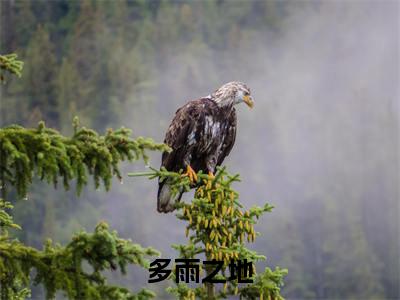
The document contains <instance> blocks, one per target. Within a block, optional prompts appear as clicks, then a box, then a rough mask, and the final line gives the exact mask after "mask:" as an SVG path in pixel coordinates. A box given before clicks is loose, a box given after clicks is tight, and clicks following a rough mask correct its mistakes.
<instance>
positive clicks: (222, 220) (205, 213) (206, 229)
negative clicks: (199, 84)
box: [129, 168, 287, 299]
mask: <svg viewBox="0 0 400 300" xmlns="http://www.w3.org/2000/svg"><path fill="white" fill-rule="evenodd" d="M129 175H130V176H148V177H149V178H163V179H164V178H167V177H168V182H169V183H170V185H171V189H172V191H173V192H174V193H177V192H178V191H179V190H181V189H184V190H186V191H188V190H189V189H190V185H191V183H190V181H189V178H188V177H182V174H179V173H174V172H168V171H166V170H165V169H162V170H160V171H158V170H156V169H152V171H151V172H145V173H131V174H129ZM197 176H198V179H197V180H198V182H197V184H199V185H198V187H197V188H196V192H195V195H194V199H193V200H192V201H190V203H183V202H180V203H177V204H176V205H175V206H176V208H177V217H178V218H179V219H180V220H183V221H185V222H187V225H186V237H189V241H188V243H187V244H186V245H173V248H175V249H176V250H177V251H178V252H179V257H180V258H196V257H198V255H204V256H205V257H206V258H207V260H213V259H216V260H218V261H223V262H224V266H223V274H225V273H224V272H225V271H226V270H227V268H228V265H229V263H230V261H231V260H244V259H247V260H248V261H251V262H253V265H254V266H255V263H256V262H257V261H259V260H264V259H265V256H263V255H260V254H258V253H257V252H255V251H252V250H250V249H248V248H246V247H245V244H244V243H245V239H246V240H247V242H254V241H255V239H256V236H257V234H259V233H257V232H255V230H254V224H255V223H256V222H257V220H258V218H259V217H260V216H261V215H263V214H264V213H265V212H270V211H271V210H272V208H273V207H272V206H271V205H269V204H265V205H264V207H257V206H255V207H252V208H250V209H248V210H244V209H243V205H242V204H241V203H240V202H239V199H238V198H239V195H238V193H237V192H236V191H235V190H233V189H232V187H231V185H232V184H233V183H234V182H237V181H239V176H238V175H234V176H232V175H230V174H228V173H227V172H226V171H225V168H222V169H219V170H218V172H217V174H216V175H215V177H213V176H211V177H210V176H209V175H205V174H202V173H201V172H200V173H199V174H198V175H197ZM189 235H190V236H189ZM200 270H202V266H201V265H200ZM203 271H205V272H206V273H207V274H208V272H209V270H207V269H206V270H203ZM200 272H202V271H200ZM286 274H287V270H286V269H280V268H276V269H275V270H274V271H272V270H271V269H269V268H266V269H265V271H264V272H263V273H261V274H257V275H255V274H254V277H253V280H254V282H253V283H252V284H246V285H239V284H238V283H237V280H234V281H227V283H226V284H224V287H223V288H221V289H217V290H216V289H215V287H214V285H213V284H207V286H204V287H203V286H201V287H196V288H191V287H189V286H188V285H186V284H183V283H180V284H178V285H177V286H176V287H170V288H168V291H169V292H170V293H172V294H174V295H176V296H177V297H178V298H179V299H194V298H195V297H198V298H200V299H221V298H226V297H227V296H230V295H237V294H239V295H240V296H241V297H243V298H245V299H258V298H260V299H262V298H263V297H265V299H283V298H282V296H281V295H280V289H281V286H282V285H283V280H282V279H283V277H284V276H285V275H286ZM227 277H228V275H227V276H225V275H224V276H223V277H222V278H221V279H225V278H227Z"/></svg>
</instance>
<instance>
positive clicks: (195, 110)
mask: <svg viewBox="0 0 400 300" xmlns="http://www.w3.org/2000/svg"><path fill="white" fill-rule="evenodd" d="M200 105H202V101H201V99H199V100H193V101H190V102H189V103H187V104H186V105H184V106H182V107H181V108H180V109H178V110H177V111H176V113H175V117H174V118H173V120H172V122H171V124H170V126H169V128H168V130H167V133H166V135H165V140H164V143H165V144H167V145H168V146H170V147H171V148H172V152H170V153H167V152H164V153H163V155H162V162H161V166H162V167H165V168H166V169H167V170H169V171H175V172H177V171H179V170H180V169H183V168H184V167H185V166H184V162H183V157H184V156H185V155H189V154H190V151H192V150H193V149H192V148H194V146H195V145H194V144H192V145H190V143H188V140H189V139H190V133H191V132H194V131H195V129H196V128H197V127H198V126H199V121H200V117H201V114H202V112H201V107H200Z"/></svg>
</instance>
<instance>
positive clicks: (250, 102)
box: [243, 95, 254, 108]
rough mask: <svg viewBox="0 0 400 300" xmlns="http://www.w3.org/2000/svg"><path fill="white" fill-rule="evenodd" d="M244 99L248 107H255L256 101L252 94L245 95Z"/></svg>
mask: <svg viewBox="0 0 400 300" xmlns="http://www.w3.org/2000/svg"><path fill="white" fill-rule="evenodd" d="M243 101H244V102H245V103H246V104H247V106H248V107H250V108H253V106H254V101H253V98H251V96H249V95H245V96H244V97H243Z"/></svg>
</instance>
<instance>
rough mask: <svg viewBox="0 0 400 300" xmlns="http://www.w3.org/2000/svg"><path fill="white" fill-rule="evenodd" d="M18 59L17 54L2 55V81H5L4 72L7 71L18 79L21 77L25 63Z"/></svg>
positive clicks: (0, 60) (0, 78)
mask: <svg viewBox="0 0 400 300" xmlns="http://www.w3.org/2000/svg"><path fill="white" fill-rule="evenodd" d="M17 57H18V55H17V54H15V53H12V54H6V55H0V70H1V71H2V72H1V73H0V81H3V80H4V74H3V73H4V72H3V71H7V72H10V73H11V74H15V75H17V76H18V77H21V74H22V68H23V66H24V63H23V62H22V61H20V60H18V59H17Z"/></svg>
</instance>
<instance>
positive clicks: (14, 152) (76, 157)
mask: <svg viewBox="0 0 400 300" xmlns="http://www.w3.org/2000/svg"><path fill="white" fill-rule="evenodd" d="M74 129H75V132H74V134H73V136H72V137H64V136H62V135H61V134H60V133H59V132H57V131H56V130H54V129H50V128H47V127H46V126H45V124H44V122H40V123H39V125H38V127H37V128H24V127H21V126H18V125H12V126H8V127H5V128H2V129H0V157H1V160H0V175H1V176H0V178H1V180H2V182H0V185H1V186H2V187H3V192H4V193H5V191H6V188H7V187H9V186H15V188H16V190H17V192H18V195H19V196H21V197H24V196H25V195H26V193H27V190H28V187H29V185H30V184H31V183H32V179H33V176H34V174H35V173H36V175H37V176H38V177H39V178H40V179H42V180H46V181H47V182H48V183H53V184H54V186H57V184H58V182H59V179H60V178H61V180H62V182H63V186H64V188H65V189H69V187H70V182H71V181H72V180H74V179H76V185H77V192H78V194H79V193H80V192H81V190H82V188H83V186H84V185H86V184H87V180H88V179H87V178H88V174H90V175H91V176H92V177H93V179H94V182H95V185H96V187H99V185H100V183H101V182H102V183H103V184H104V186H105V188H106V190H109V189H110V185H111V179H112V177H113V176H115V177H117V178H118V179H120V180H121V178H122V175H121V172H120V170H119V167H118V164H119V163H120V162H122V161H134V160H138V159H143V160H144V161H145V162H147V161H148V155H147V151H149V150H157V151H168V150H169V148H168V147H167V146H166V145H164V144H157V143H155V142H154V141H153V140H152V139H150V138H143V137H139V138H137V139H132V138H130V134H131V131H130V130H129V129H126V128H120V129H118V130H115V131H114V130H112V129H109V130H108V131H107V133H106V134H105V135H104V136H101V135H98V134H97V133H96V132H95V131H93V130H91V129H87V128H85V127H80V126H79V123H78V120H77V119H75V120H74ZM3 197H5V196H4V194H3Z"/></svg>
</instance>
